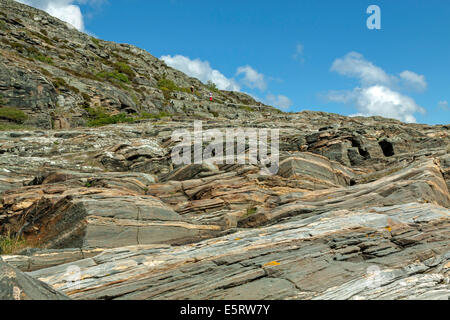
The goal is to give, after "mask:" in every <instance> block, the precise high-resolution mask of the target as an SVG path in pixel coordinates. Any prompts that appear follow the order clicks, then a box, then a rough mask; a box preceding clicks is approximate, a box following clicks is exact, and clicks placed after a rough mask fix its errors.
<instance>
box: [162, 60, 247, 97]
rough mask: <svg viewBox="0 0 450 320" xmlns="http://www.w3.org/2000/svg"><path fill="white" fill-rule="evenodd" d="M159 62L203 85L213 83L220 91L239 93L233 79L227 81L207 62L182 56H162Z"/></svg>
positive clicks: (238, 88) (238, 87)
mask: <svg viewBox="0 0 450 320" xmlns="http://www.w3.org/2000/svg"><path fill="white" fill-rule="evenodd" d="M161 60H164V62H165V63H166V64H167V65H168V66H170V67H172V68H175V69H178V70H180V71H182V72H184V73H185V74H187V75H188V76H190V77H195V78H197V79H199V80H200V81H202V82H203V83H206V82H208V81H212V82H214V83H215V84H216V85H217V88H219V89H220V90H229V91H240V86H239V85H238V84H237V83H236V81H235V80H234V79H229V78H227V77H225V76H224V75H223V74H222V73H221V72H220V71H218V70H215V69H213V68H211V65H210V64H209V62H208V61H202V60H200V59H195V60H191V59H190V58H188V57H185V56H182V55H175V56H173V57H172V56H170V55H167V56H162V57H161Z"/></svg>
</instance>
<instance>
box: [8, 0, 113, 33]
mask: <svg viewBox="0 0 450 320" xmlns="http://www.w3.org/2000/svg"><path fill="white" fill-rule="evenodd" d="M16 1H18V2H21V3H23V4H26V5H29V6H32V7H35V8H38V9H41V10H44V11H45V12H47V13H48V14H50V15H52V16H54V17H56V18H58V19H60V20H62V21H65V22H67V23H69V24H71V25H72V26H74V27H75V28H77V29H78V30H80V31H84V20H83V14H82V13H81V9H80V7H79V6H78V5H77V4H86V3H89V4H100V3H102V2H104V1H105V0H16Z"/></svg>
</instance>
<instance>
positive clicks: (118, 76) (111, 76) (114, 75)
mask: <svg viewBox="0 0 450 320" xmlns="http://www.w3.org/2000/svg"><path fill="white" fill-rule="evenodd" d="M97 77H98V78H100V79H101V80H107V81H114V80H116V81H119V82H124V83H128V82H130V80H129V79H128V77H127V75H126V74H123V73H120V72H118V71H117V70H114V71H113V72H107V71H102V72H99V73H97Z"/></svg>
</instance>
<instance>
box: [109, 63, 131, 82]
mask: <svg viewBox="0 0 450 320" xmlns="http://www.w3.org/2000/svg"><path fill="white" fill-rule="evenodd" d="M114 67H115V68H116V70H117V71H118V72H119V73H123V74H126V75H127V77H128V78H129V79H134V77H136V74H135V72H134V71H133V69H131V67H130V66H129V65H127V64H126V63H125V62H117V63H116V64H114Z"/></svg>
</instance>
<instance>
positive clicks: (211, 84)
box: [206, 80, 220, 92]
mask: <svg viewBox="0 0 450 320" xmlns="http://www.w3.org/2000/svg"><path fill="white" fill-rule="evenodd" d="M206 87H207V88H208V90H210V91H213V92H220V90H219V89H217V86H216V84H215V83H214V82H212V81H211V80H208V82H207V83H206Z"/></svg>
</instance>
